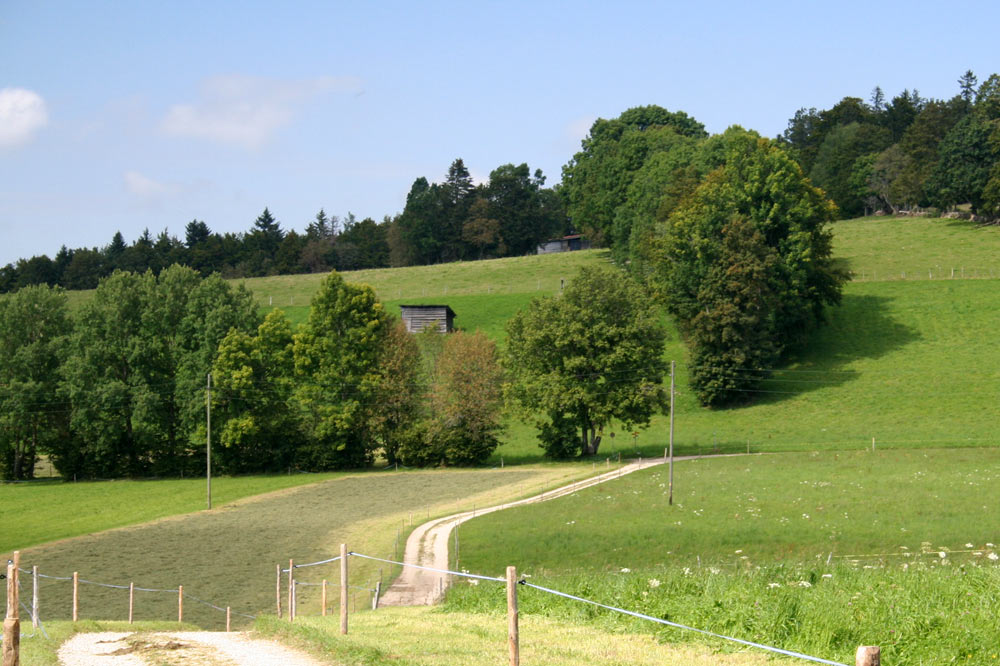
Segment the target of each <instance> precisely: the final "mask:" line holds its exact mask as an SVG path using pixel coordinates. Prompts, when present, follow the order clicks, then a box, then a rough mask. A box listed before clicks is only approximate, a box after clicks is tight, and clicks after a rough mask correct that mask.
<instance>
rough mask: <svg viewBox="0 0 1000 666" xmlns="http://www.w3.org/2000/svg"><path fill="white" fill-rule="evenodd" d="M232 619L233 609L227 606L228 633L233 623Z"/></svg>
mask: <svg viewBox="0 0 1000 666" xmlns="http://www.w3.org/2000/svg"><path fill="white" fill-rule="evenodd" d="M232 619H233V614H232V609H231V608H230V607H229V606H226V633H229V630H230V626H231V624H232V622H231V620H232Z"/></svg>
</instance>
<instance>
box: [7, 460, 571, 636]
mask: <svg viewBox="0 0 1000 666" xmlns="http://www.w3.org/2000/svg"><path fill="white" fill-rule="evenodd" d="M590 471H591V466H590V465H583V464H570V465H565V464H564V465H556V464H548V465H535V466H520V467H506V468H504V469H482V470H448V471H444V470H436V471H435V470H428V471H401V472H394V471H371V472H365V473H357V474H340V475H330V476H331V477H332V478H329V479H327V480H325V481H324V480H321V479H322V478H323V477H321V476H319V475H314V476H312V479H311V480H312V481H314V483H311V484H309V485H304V486H302V485H300V486H299V487H293V488H288V489H285V490H279V491H275V492H270V493H266V494H263V495H257V496H255V497H252V498H248V499H244V500H240V501H235V502H230V503H228V504H221V503H217V504H216V505H215V506H216V508H214V509H212V510H211V511H207V510H203V511H196V512H195V513H185V512H189V511H191V510H192V507H191V506H190V502H189V501H188V499H189V498H186V497H184V495H185V494H186V493H187V491H188V487H187V484H188V482H187V481H155V482H118V481H112V482H94V483H89V484H82V483H81V484H72V483H67V484H61V485H55V484H47V485H45V486H42V487H38V488H34V487H31V486H30V484H20V485H17V486H7V487H2V488H0V491H3V492H4V493H5V498H6V499H11V500H13V502H12V503H10V504H8V503H5V504H4V514H3V537H4V543H5V544H7V548H8V549H10V550H12V549H14V548H17V549H20V550H21V553H22V555H21V557H22V559H21V563H22V567H24V568H26V569H29V570H30V568H31V567H32V566H38V567H39V571H40V572H41V573H42V574H44V575H46V576H54V577H56V578H66V577H69V576H72V573H73V572H74V571H77V572H79V573H80V578H81V579H83V580H86V581H91V582H92V583H102V584H108V585H117V586H125V588H126V589H120V588H112V587H102V586H98V585H92V584H83V585H81V600H80V616H81V617H83V618H86V619H95V620H116V619H117V620H120V619H124V618H126V617H127V613H128V591H127V587H128V584H129V583H130V582H134V583H135V585H136V587H138V588H150V589H157V590H172V592H171V591H168V592H143V593H137V600H136V609H135V614H136V615H135V617H136V619H141V620H164V619H169V618H171V617H176V612H177V592H176V590H177V586H178V585H183V586H184V590H185V594H186V595H190V596H191V597H193V598H194V599H200V600H202V601H207V602H210V603H212V604H214V605H216V606H220V607H225V606H231V607H232V609H233V612H234V613H237V614H245V615H256V614H258V613H260V612H274V609H275V592H274V590H275V567H276V565H278V564H282V565H283V566H284V567H287V565H288V560H289V559H294V560H295V561H297V562H299V563H308V562H314V561H318V560H322V559H327V558H329V557H332V556H333V555H335V554H337V553H338V552H339V547H340V544H341V543H346V544H348V546H349V547H350V548H351V549H352V550H354V551H357V552H362V553H366V554H369V555H374V556H377V557H384V558H388V559H392V558H393V557H396V556H401V555H402V552H403V550H402V549H403V544H404V543H405V540H406V536H407V535H408V534H409V532H410V530H411V528H412V526H414V525H416V524H418V523H419V522H421V521H423V520H426V519H428V518H433V517H435V516H440V515H446V514H450V513H455V512H457V511H461V510H467V509H472V508H474V507H475V506H477V505H478V506H485V505H487V504H490V503H497V502H503V501H509V500H511V499H514V498H518V497H522V496H526V495H529V494H532V493H535V492H539V491H541V490H543V489H546V488H550V487H553V486H555V485H559V484H562V483H568V482H570V481H572V480H575V479H578V478H581V477H582V476H584V475H587V474H589V473H590ZM292 478H296V477H292ZM298 478H300V479H301V477H298ZM268 480H269V478H264V479H259V478H256V477H246V478H243V479H232V480H230V481H231V483H233V484H237V485H241V486H242V487H243V488H244V490H249V489H253V488H256V489H257V490H258V492H259V491H260V489H261V488H262V487H264V486H266V484H267V482H268ZM200 485H201V488H202V489H203V488H204V481H202V482H201V484H200ZM142 488H148V489H149V490H150V496H149V497H147V498H144V499H139V496H140V495H141V494H142V492H141V490H142ZM171 489H173V490H174V491H175V493H176V495H177V499H171V498H170V497H169V495H170V492H169V491H170V490H171ZM137 491H138V492H137ZM22 493H24V494H22ZM95 498H96V499H98V500H99V503H100V504H102V505H104V506H106V507H109V508H110V511H107V510H106V511H105V512H104V513H103V514H101V515H97V516H95V517H93V518H91V519H90V520H89V521H87V522H79V521H78V520H77V517H78V516H79V514H80V513H83V512H86V511H87V510H88V509H90V508H92V507H93V506H94V500H95ZM133 503H136V504H148V505H157V506H158V507H159V511H160V515H166V514H171V513H172V514H177V515H173V516H170V517H166V518H161V519H159V520H154V521H152V522H145V523H143V524H138V525H132V526H129V527H121V528H117V529H105V531H97V530H99V529H104V528H107V527H110V526H111V524H109V523H108V522H107V520H108V518H109V516H113V517H114V518H115V520H117V521H119V523H118V524H120V523H121V521H125V520H127V519H128V518H129V517H131V518H133V519H137V516H138V514H135V513H131V512H130V511H131V509H130V506H129V505H130V504H133ZM8 506H10V507H12V508H16V509H17V510H16V511H14V510H11V511H8V510H7V508H8ZM102 518H104V519H105V521H106V522H105V523H104V524H103V526H102V523H101V520H102ZM91 530H93V531H94V533H89V532H90V531H91ZM73 532H75V534H76V535H79V536H76V538H71V539H68V538H63V537H66V536H69V535H70V533H73ZM20 534H31V535H32V537H33V538H34V539H35V543H39V542H41V541H51V542H50V543H42V544H41V545H33V546H30V547H29V546H28V542H27V541H21V540H20V539H19V537H18V535H20ZM55 539H61V540H55ZM397 540H398V541H397ZM10 550H5V551H3V552H0V556H2V557H3V559H4V560H6V558H7V557H9V552H10ZM380 568H381V575H382V578H383V580H384V581H385V582H386V583H388V581H389V580H390V579H391V578H392V577H393V576H394V575H395V571H394V570H393V569H391V568H390V567H389V566H386V565H381V564H376V563H374V562H363V561H357V560H356V561H355V562H354V563H353V565H352V578H351V585H352V586H356V587H357V588H359V590H362V591H357V590H355V591H356V592H357V594H358V599H357V602H358V603H359V604H361V605H363V604H365V603H368V599H369V597H368V593H367V592H366V591H364V590H370V589H371V588H373V587H374V584H375V581H376V580H377V579H378V578H379V574H380ZM336 572H337V570H336V565H327V566H326V567H311V568H308V569H303V570H302V571H301V573H299V574H298V575H297V577H298V578H299V579H300V580H301V581H303V582H304V583H314V584H319V583H320V582H321V581H322V580H323V578H331V579H333V578H336V577H337V575H338V574H337V573H336ZM26 578H28V577H23V578H22V583H24V582H25V579H26ZM40 587H41V591H40V595H41V597H42V600H43V601H42V618H43V619H64V618H68V617H69V616H70V604H71V598H72V593H71V585H70V582H69V581H67V580H57V579H55V578H43V579H42V580H41V586H40ZM25 589H30V582H29V583H28V585H27V586H26V587H25ZM5 595H6V588H4V589H3V590H2V591H0V597H3V598H5ZM318 598H319V592H318V588H317V587H305V588H303V590H302V591H301V592H300V594H299V600H300V604H301V607H302V608H303V612H310V610H311V611H315V612H317V613H318V612H319V607H318ZM185 619H186V620H188V621H190V622H193V623H195V624H197V625H199V626H202V627H206V628H216V629H217V628H219V627H220V626H224V624H225V614H224V613H222V612H220V611H218V610H217V609H212V608H210V607H209V606H207V605H205V604H202V603H198V601H194V600H190V601H189V602H187V603H186V604H185ZM234 619H235V620H236V622H237V623H238V624H239V625H246V624H247V623H248V622H249V619H248V618H245V617H243V615H237V616H234Z"/></svg>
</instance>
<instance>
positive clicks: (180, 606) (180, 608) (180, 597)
mask: <svg viewBox="0 0 1000 666" xmlns="http://www.w3.org/2000/svg"><path fill="white" fill-rule="evenodd" d="M177 621H178V622H183V621H184V586H183V585H178V586H177Z"/></svg>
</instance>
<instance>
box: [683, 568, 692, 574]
mask: <svg viewBox="0 0 1000 666" xmlns="http://www.w3.org/2000/svg"><path fill="white" fill-rule="evenodd" d="M684 575H685V576H690V575H691V570H690V569H688V568H687V567H684Z"/></svg>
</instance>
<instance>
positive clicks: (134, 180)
mask: <svg viewBox="0 0 1000 666" xmlns="http://www.w3.org/2000/svg"><path fill="white" fill-rule="evenodd" d="M123 178H124V180H125V188H126V189H128V191H129V192H131V193H132V194H134V195H136V196H138V197H142V198H143V199H152V198H155V197H159V196H163V195H165V194H173V193H174V192H176V191H177V189H178V188H177V187H176V186H175V185H170V184H168V183H161V182H159V181H156V180H153V179H152V178H148V177H147V176H144V175H142V174H141V173H139V172H138V171H126V172H125V173H124V175H123Z"/></svg>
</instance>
